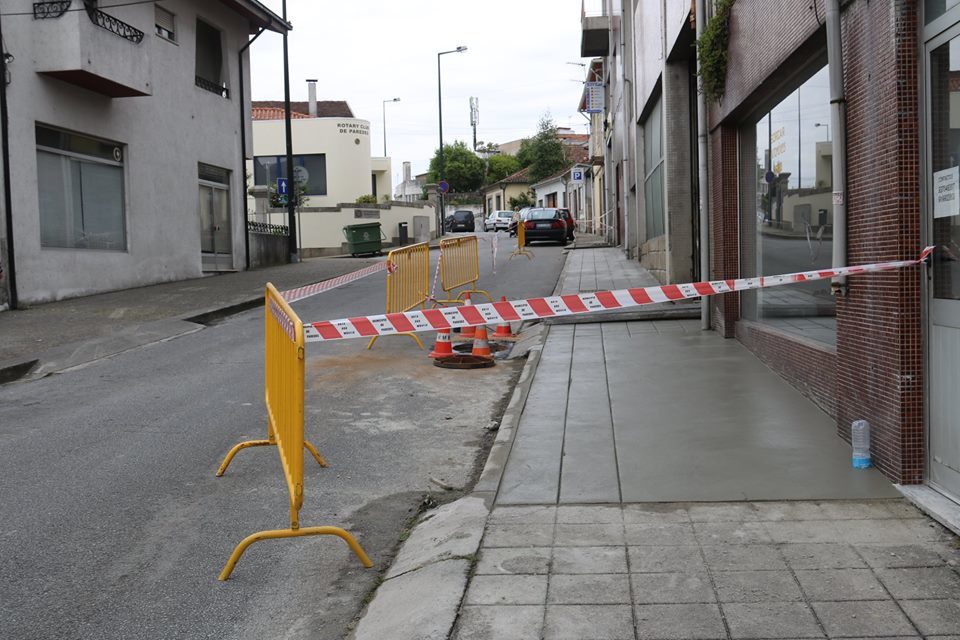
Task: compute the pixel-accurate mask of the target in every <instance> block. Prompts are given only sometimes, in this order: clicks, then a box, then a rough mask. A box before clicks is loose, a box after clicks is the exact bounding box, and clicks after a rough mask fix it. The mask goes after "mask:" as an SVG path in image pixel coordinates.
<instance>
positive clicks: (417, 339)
mask: <svg viewBox="0 0 960 640" xmlns="http://www.w3.org/2000/svg"><path fill="white" fill-rule="evenodd" d="M396 335H398V336H409V337H410V338H413V341H414V342H416V343H417V346H419V347H420V350H421V351H424V346H423V341H422V340H421V339H420V336H418V335H417V334H415V333H398V334H396ZM379 337H380V336H373V337H372V338H370V342H368V343H367V350H370V349H372V348H373V343H374V342H376V341H377V338H379Z"/></svg>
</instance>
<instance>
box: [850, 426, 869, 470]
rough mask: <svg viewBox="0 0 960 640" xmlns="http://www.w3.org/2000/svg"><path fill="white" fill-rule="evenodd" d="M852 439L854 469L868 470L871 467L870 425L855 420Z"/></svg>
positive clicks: (851, 432) (851, 434)
mask: <svg viewBox="0 0 960 640" xmlns="http://www.w3.org/2000/svg"><path fill="white" fill-rule="evenodd" d="M850 439H851V441H852V442H853V468H854V469H866V468H867V467H869V466H870V423H869V422H867V421H866V420H854V421H853V426H852V427H851V428H850Z"/></svg>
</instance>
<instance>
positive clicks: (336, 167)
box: [251, 118, 390, 207]
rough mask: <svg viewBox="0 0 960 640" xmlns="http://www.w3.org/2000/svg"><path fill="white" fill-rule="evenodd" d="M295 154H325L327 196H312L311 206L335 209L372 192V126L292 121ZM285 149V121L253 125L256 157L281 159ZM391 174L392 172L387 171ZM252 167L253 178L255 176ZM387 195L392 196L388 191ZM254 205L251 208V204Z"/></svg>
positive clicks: (357, 122)
mask: <svg viewBox="0 0 960 640" xmlns="http://www.w3.org/2000/svg"><path fill="white" fill-rule="evenodd" d="M291 128H292V131H293V155H301V154H304V155H306V154H314V153H323V154H326V165H327V195H325V196H310V197H309V198H308V200H307V204H306V206H308V207H333V206H336V205H337V204H340V203H343V202H354V201H355V200H356V199H357V197H359V196H362V195H366V194H368V193H370V191H371V189H370V176H371V172H372V168H373V163H372V160H371V158H370V123H369V122H368V121H366V120H360V119H358V118H298V119H296V120H293V121H291ZM286 152H287V150H286V129H285V126H284V122H283V120H257V121H255V122H254V123H253V154H254V155H255V156H282V155H285V154H286ZM388 173H389V171H388ZM252 175H253V174H252V165H251V176H252ZM384 193H390V191H389V189H388V190H387V191H385V192H384ZM251 206H252V205H251Z"/></svg>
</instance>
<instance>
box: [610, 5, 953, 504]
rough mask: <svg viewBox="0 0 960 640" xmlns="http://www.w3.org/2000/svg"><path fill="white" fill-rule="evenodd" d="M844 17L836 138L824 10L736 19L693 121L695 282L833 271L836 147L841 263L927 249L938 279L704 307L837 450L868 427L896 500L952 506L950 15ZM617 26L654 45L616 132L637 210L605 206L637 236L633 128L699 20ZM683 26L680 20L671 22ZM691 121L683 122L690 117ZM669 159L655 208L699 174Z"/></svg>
mask: <svg viewBox="0 0 960 640" xmlns="http://www.w3.org/2000/svg"><path fill="white" fill-rule="evenodd" d="M617 4H620V3H617ZM712 4H713V3H712V2H709V0H708V2H707V5H708V6H710V5H712ZM839 5H840V32H841V38H840V42H841V48H842V69H843V91H844V98H845V103H844V104H845V118H844V120H845V131H844V129H841V130H840V131H834V130H832V129H831V127H833V128H837V121H833V120H831V109H832V107H831V100H830V96H831V92H830V86H829V70H830V69H829V65H828V53H827V37H828V36H827V27H826V24H825V22H826V20H827V11H826V10H827V7H826V3H825V0H814V1H811V0H782V1H781V2H777V3H770V2H768V1H767V0H736V2H735V3H734V4H733V7H732V10H731V13H730V19H729V22H728V29H729V35H730V38H729V46H728V55H729V63H728V71H727V76H726V86H725V91H724V95H723V97H722V99H721V100H719V101H713V102H709V103H708V104H709V106H708V129H709V134H708V163H707V165H708V170H709V181H710V182H709V185H710V187H709V197H710V206H709V210H708V224H709V238H710V270H711V274H710V278H711V279H727V278H739V277H752V276H764V275H774V274H777V273H788V272H792V271H809V270H815V269H818V268H824V267H826V266H829V265H830V264H831V260H832V251H833V238H834V234H835V231H836V230H837V227H836V226H835V224H834V223H835V222H837V223H839V224H843V218H842V216H841V217H839V218H837V219H835V217H834V216H835V214H836V213H837V212H836V207H835V206H834V204H833V203H834V202H835V201H836V199H837V193H835V190H834V189H833V177H832V176H833V168H834V166H835V163H837V162H839V161H840V159H839V158H834V157H833V155H834V153H835V152H836V151H835V150H836V149H837V148H839V147H838V146H837V144H836V136H838V135H839V136H841V137H842V138H843V139H844V140H845V141H846V153H845V154H844V157H845V165H846V171H845V172H844V173H843V175H845V177H846V189H845V191H844V192H843V196H842V197H843V202H844V203H845V205H846V231H847V242H846V254H847V255H846V263H847V264H849V265H856V264H865V263H871V262H878V261H886V260H908V259H912V258H915V257H916V256H918V255H919V253H920V251H921V249H922V247H923V246H925V245H926V244H937V245H938V246H939V247H940V248H939V249H938V252H937V253H936V254H935V256H937V257H936V258H935V260H934V266H933V268H931V269H929V270H924V269H921V268H919V267H918V268H911V269H906V270H901V271H897V272H889V273H883V274H875V275H866V276H856V277H851V278H849V279H848V280H847V282H846V285H847V286H846V288H845V291H842V293H843V294H842V295H831V291H830V288H829V286H828V285H826V284H825V283H806V284H810V285H817V286H809V287H805V286H800V287H790V288H784V289H783V290H782V291H781V290H776V291H775V290H769V291H761V292H745V293H743V294H726V295H722V296H717V297H715V298H713V299H712V300H711V302H710V307H711V327H712V328H713V330H715V331H716V332H718V333H719V334H720V335H723V336H724V337H727V338H731V339H737V340H739V341H740V342H741V343H743V344H744V345H745V346H747V347H748V348H749V349H750V350H751V351H753V352H754V353H755V354H756V355H757V356H758V357H759V358H760V359H761V360H763V361H764V362H765V363H766V364H767V365H768V366H769V367H770V368H771V369H772V370H773V371H775V372H776V373H777V374H779V375H780V376H782V377H783V378H784V379H786V380H787V381H789V382H790V383H791V384H792V385H794V386H795V387H796V388H797V389H798V390H800V391H801V392H802V393H803V394H804V395H806V396H807V397H809V398H810V399H811V400H812V401H813V402H815V403H816V404H817V405H818V406H819V407H820V408H821V409H822V410H823V411H825V412H826V413H828V414H829V415H831V416H832V417H833V418H834V419H835V420H836V424H837V430H838V433H839V435H840V436H841V437H842V438H844V439H846V440H849V438H850V424H851V422H852V421H853V420H857V419H865V420H867V421H868V422H869V423H870V424H871V427H872V455H873V460H874V463H875V464H876V466H878V467H879V468H880V470H881V471H882V472H883V473H884V474H885V475H886V476H887V477H888V478H889V479H890V480H891V481H893V482H896V483H901V484H920V483H924V482H926V483H929V484H931V485H934V486H935V487H936V488H938V489H939V490H941V491H942V492H944V493H946V494H947V495H948V496H952V497H953V498H954V499H956V498H957V497H958V496H960V421H958V419H957V418H956V417H955V416H957V415H960V400H958V399H957V398H956V396H958V395H960V394H957V393H956V390H955V389H953V388H954V387H956V386H957V380H958V379H960V378H958V376H960V283H958V281H960V273H958V271H960V259H958V256H960V246H958V245H960V204H957V198H956V194H957V192H958V191H960V178H958V177H957V175H958V174H960V170H958V165H960V5H957V3H954V2H950V1H949V0H925V1H924V2H920V1H919V0H885V1H884V2H876V1H871V0H846V1H842V0H841V2H840V3H839ZM607 7H608V9H610V10H611V11H612V10H614V9H616V7H614V4H613V3H609V2H608V4H607ZM620 11H621V15H620V16H619V17H618V16H616V15H612V16H611V21H612V23H613V24H617V23H620V24H629V25H633V29H632V33H634V34H636V33H654V32H656V31H657V30H658V29H657V28H653V26H655V25H653V26H652V25H651V24H650V21H651V20H653V21H658V20H659V25H660V26H659V29H662V31H661V33H662V34H663V41H662V43H661V46H660V51H659V52H657V51H655V50H653V49H651V46H650V44H649V43H644V44H635V45H634V46H633V47H632V49H633V50H635V51H636V56H637V58H636V60H635V61H634V65H633V66H634V68H635V69H636V70H637V74H639V75H638V76H637V77H636V78H635V79H634V78H630V79H629V80H630V82H629V84H633V85H636V86H638V87H639V88H641V89H642V91H640V90H638V92H637V94H636V95H635V100H636V104H635V105H634V107H633V111H634V113H636V114H638V119H637V122H636V123H635V128H634V129H633V130H631V131H629V132H628V133H629V134H630V135H634V136H635V139H636V143H635V144H636V158H635V166H636V172H637V175H636V178H637V181H636V182H637V189H638V192H637V196H636V205H635V206H636V210H634V211H630V210H629V207H628V206H627V205H628V203H627V202H626V201H624V202H621V203H618V204H619V205H620V206H621V207H624V208H626V212H625V216H626V217H627V218H628V219H629V218H630V216H633V217H634V219H635V221H634V222H632V223H631V222H629V221H628V223H627V226H631V224H632V226H633V227H634V228H639V229H641V230H642V228H643V221H644V219H648V220H649V216H650V215H651V212H650V210H649V207H647V208H646V209H645V206H644V203H645V202H647V203H649V202H650V199H649V198H647V199H646V200H645V198H644V196H643V189H644V176H649V175H650V174H649V170H650V169H649V167H647V168H645V167H644V166H643V165H644V162H645V157H644V149H645V148H646V145H647V144H649V141H650V136H649V132H650V131H651V125H650V123H649V122H645V121H644V120H643V118H644V117H646V115H647V114H649V113H650V112H651V105H653V104H655V103H656V101H659V100H661V99H662V98H663V97H664V95H665V92H668V91H669V90H670V89H669V87H670V84H671V83H670V82H668V81H667V76H668V73H669V72H670V71H671V68H673V69H677V68H682V67H677V66H676V65H678V64H682V63H683V60H684V59H686V58H687V57H688V56H690V55H691V49H692V42H691V40H690V36H689V34H690V30H691V29H692V26H691V25H693V24H695V22H696V20H697V19H698V18H697V16H696V15H695V5H694V6H691V3H690V2H686V1H682V0H633V1H632V2H627V1H626V0H624V2H623V3H622V6H621V7H620ZM710 13H711V12H710V11H708V15H710ZM681 14H682V15H683V16H684V18H685V21H680V20H678V19H677V17H678V16H679V15H681ZM611 47H612V45H611ZM625 48H626V49H627V50H630V49H631V47H630V46H627V47H625ZM654 48H655V47H654ZM693 55H694V56H695V51H693ZM829 62H833V63H834V64H836V62H835V61H829ZM608 68H609V64H608ZM657 73H659V74H660V75H651V74H657ZM663 99H664V101H665V103H669V102H670V100H669V96H667V97H666V98H663ZM674 104H676V102H674ZM682 107H683V105H681V106H680V108H682ZM689 108H690V109H692V110H693V113H694V114H695V110H696V105H695V104H693V103H691V104H690V105H689ZM671 117H674V118H676V117H677V114H676V112H675V111H674V112H673V113H672V114H671ZM680 117H681V118H682V117H683V114H681V116H680ZM691 121H693V122H695V119H693V120H691ZM663 122H664V123H665V124H668V123H669V119H668V118H664V120H663ZM660 131H662V132H665V133H664V135H665V136H666V138H667V139H665V140H663V141H662V142H660V141H659V140H657V141H656V144H658V145H662V146H664V147H666V148H668V149H669V148H670V146H671V139H670V136H671V135H672V134H671V133H670V130H669V128H664V127H662V126H661V128H660ZM614 135H615V134H614ZM615 145H616V141H614V142H613V143H612V144H611V145H610V146H611V147H615ZM683 147H686V148H689V149H690V152H689V156H688V158H687V161H686V162H684V161H683V159H682V158H680V159H677V158H676V157H674V159H673V167H671V166H670V163H668V164H667V165H666V173H665V176H664V180H665V181H666V185H667V188H666V189H665V192H666V193H668V194H669V193H670V192H671V191H670V188H669V185H670V183H671V180H674V181H676V180H677V176H678V175H681V178H680V179H681V180H687V181H688V180H689V177H688V175H689V174H688V173H683V172H684V171H687V172H689V171H690V170H692V172H693V175H694V176H695V175H696V174H697V162H696V157H695V156H696V149H695V146H691V145H689V143H688V142H686V141H684V142H683V144H681V145H676V144H674V147H673V148H674V149H675V150H676V149H678V148H680V149H682V148H683ZM647 158H649V154H647ZM836 166H838V167H843V164H837V165H836ZM678 169H680V170H683V171H678ZM935 181H936V185H937V190H936V192H935V190H934V188H933V185H934V182H935ZM647 183H648V184H649V179H648V180H647ZM944 191H945V192H946V193H947V196H943V194H942V193H941V192H944ZM611 192H613V190H611ZM950 193H952V194H953V195H952V196H951V195H949V194H950ZM693 209H694V215H695V214H696V209H697V207H696V206H694V207H693ZM657 215H663V216H665V218H666V220H665V222H666V224H665V225H664V226H665V228H667V229H670V228H671V227H672V226H675V224H674V220H673V217H674V216H685V217H686V219H684V220H681V222H682V223H684V224H686V223H688V222H689V215H690V213H689V208H686V209H684V210H681V209H678V208H677V207H675V206H670V204H669V203H668V204H667V205H665V206H664V207H663V212H662V214H660V213H659V212H657ZM648 228H650V225H649V224H648ZM840 237H841V238H842V234H841V235H840ZM643 243H644V238H643V237H641V238H640V242H639V245H640V246H641V248H642V247H643ZM639 259H640V260H641V261H643V260H644V256H643V255H642V251H641V255H640V256H639ZM928 276H929V277H928ZM670 280H671V281H674V282H679V281H681V280H679V279H677V278H670ZM931 371H935V372H937V373H936V375H934V374H931V373H930V372H931ZM951 381H952V382H951ZM951 385H952V386H951ZM951 389H953V390H952V391H951Z"/></svg>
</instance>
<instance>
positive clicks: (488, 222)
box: [483, 211, 513, 231]
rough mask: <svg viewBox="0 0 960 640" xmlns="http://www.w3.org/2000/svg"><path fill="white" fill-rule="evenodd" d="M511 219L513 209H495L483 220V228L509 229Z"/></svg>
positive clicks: (485, 229)
mask: <svg viewBox="0 0 960 640" xmlns="http://www.w3.org/2000/svg"><path fill="white" fill-rule="evenodd" d="M511 219H513V211H493V212H491V213H490V215H489V216H487V217H486V219H485V220H484V221H483V230H484V231H490V230H491V229H493V230H495V231H500V229H508V228H509V227H510V221H511Z"/></svg>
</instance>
